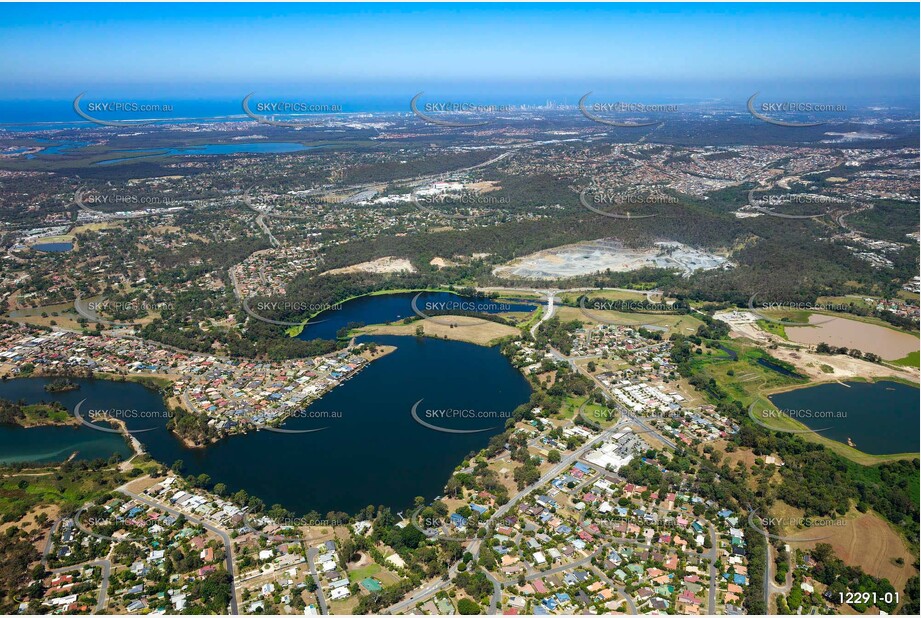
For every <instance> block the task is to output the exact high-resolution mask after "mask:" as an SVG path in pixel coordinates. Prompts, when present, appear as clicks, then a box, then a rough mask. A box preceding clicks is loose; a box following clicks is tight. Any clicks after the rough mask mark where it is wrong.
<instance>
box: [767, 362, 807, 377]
mask: <svg viewBox="0 0 921 618" xmlns="http://www.w3.org/2000/svg"><path fill="white" fill-rule="evenodd" d="M756 362H757V363H758V364H759V365H761V366H762V367H764V368H766V369H770V370H771V371H776V372H777V373H779V374H781V375H784V376H787V377H788V378H802V377H803V376H801V375H800V374H798V373H796V372H795V371H790V370H789V369H787V368H786V367H784V366H782V365H778V364H776V363H772V362H771V361H769V360H767V359H766V358H759V359H758V360H757V361H756Z"/></svg>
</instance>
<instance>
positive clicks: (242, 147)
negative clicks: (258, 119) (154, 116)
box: [93, 142, 313, 165]
mask: <svg viewBox="0 0 921 618" xmlns="http://www.w3.org/2000/svg"><path fill="white" fill-rule="evenodd" d="M311 148H313V146H305V145H303V144H299V143H297V142H253V143H243V144H203V145H201V146H190V147H188V148H165V149H150V148H142V149H137V150H119V151H118V152H135V153H145V152H146V153H150V154H143V155H141V156H138V157H122V158H119V159H106V160H105V161H97V162H96V163H94V164H93V165H113V164H115V163H124V162H126V161H138V160H141V159H148V158H151V157H175V156H188V155H231V154H273V153H275V154H277V153H285V152H300V151H303V150H310V149H311Z"/></svg>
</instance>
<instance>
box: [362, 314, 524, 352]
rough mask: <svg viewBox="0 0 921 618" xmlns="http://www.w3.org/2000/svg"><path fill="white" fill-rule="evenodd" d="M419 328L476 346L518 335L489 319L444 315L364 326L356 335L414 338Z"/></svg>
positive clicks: (426, 334) (515, 331)
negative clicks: (412, 336)
mask: <svg viewBox="0 0 921 618" xmlns="http://www.w3.org/2000/svg"><path fill="white" fill-rule="evenodd" d="M436 320H437V321H436ZM419 326H421V327H422V331H423V333H424V334H425V336H426V337H435V338H437V339H453V340H455V341H466V342H467V343H475V344H477V345H492V344H493V343H494V342H495V341H497V340H499V339H502V338H503V337H508V336H510V335H517V334H518V333H519V331H518V329H517V328H515V327H514V326H506V325H505V324H498V323H496V322H490V321H489V320H481V319H480V318H474V317H469V316H454V315H442V316H437V317H433V318H431V319H423V320H416V321H414V322H410V323H409V324H403V323H402V322H397V323H393V324H378V325H372V326H365V327H362V328H359V329H357V330H356V331H355V334H363V335H369V334H377V335H415V334H416V328H418V327H419Z"/></svg>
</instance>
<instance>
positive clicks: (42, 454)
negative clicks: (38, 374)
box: [0, 378, 158, 464]
mask: <svg viewBox="0 0 921 618" xmlns="http://www.w3.org/2000/svg"><path fill="white" fill-rule="evenodd" d="M51 381H52V378H18V379H15V380H6V381H2V382H0V398H2V399H6V400H8V401H20V400H23V401H25V402H26V403H38V402H41V401H59V402H61V403H62V404H64V406H65V407H67V409H68V410H73V408H74V406H76V405H77V402H79V401H80V400H82V399H86V398H90V399H92V398H95V397H99V396H102V395H103V394H106V395H108V394H109V393H111V395H109V397H110V401H111V402H112V403H113V404H114V405H117V404H119V403H121V404H124V402H125V401H130V400H131V399H132V398H133V397H138V396H141V397H144V396H154V397H158V395H156V393H154V392H153V391H149V390H147V389H145V388H144V387H143V386H141V385H139V384H130V383H125V382H118V383H116V382H105V381H102V380H78V382H79V383H80V386H81V388H80V389H79V390H75V391H68V392H61V393H49V392H47V391H45V385H46V384H48V383H50V382H51ZM114 405H113V407H114ZM102 426H103V427H106V428H111V426H110V425H108V424H105V425H102ZM75 452H76V453H77V455H76V457H75V459H78V460H92V459H97V458H102V459H108V458H109V457H111V456H112V454H113V453H117V454H119V455H120V456H122V457H123V458H125V459H127V458H128V457H131V454H132V450H131V447H130V446H128V443H127V442H126V441H125V438H124V437H123V436H122V435H121V434H117V433H109V432H105V431H94V430H92V429H90V428H89V427H85V426H82V425H77V426H74V425H66V426H57V427H55V426H43V427H30V428H28V429H26V428H23V427H19V426H18V425H0V463H3V464H10V463H20V462H35V463H49V462H54V461H64V460H65V459H67V458H68V457H70V456H71V455H72V454H73V453H75Z"/></svg>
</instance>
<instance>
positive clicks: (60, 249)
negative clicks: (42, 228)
mask: <svg viewBox="0 0 921 618" xmlns="http://www.w3.org/2000/svg"><path fill="white" fill-rule="evenodd" d="M32 248H33V249H35V250H36V251H45V252H47V253H67V252H68V251H70V250H71V249H73V248H74V245H73V243H69V242H45V243H40V244H36V245H32Z"/></svg>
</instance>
